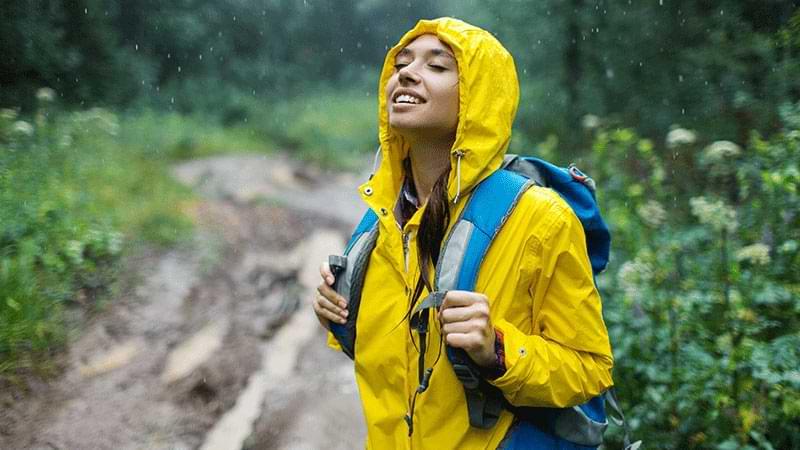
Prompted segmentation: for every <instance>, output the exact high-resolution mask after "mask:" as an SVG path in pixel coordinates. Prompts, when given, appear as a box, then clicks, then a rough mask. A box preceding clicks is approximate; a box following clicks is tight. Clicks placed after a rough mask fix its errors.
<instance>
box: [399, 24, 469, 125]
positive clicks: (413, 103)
mask: <svg viewBox="0 0 800 450" xmlns="http://www.w3.org/2000/svg"><path fill="white" fill-rule="evenodd" d="M394 67H395V69H394V73H393V74H392V76H391V78H389V81H388V82H387V83H386V104H387V109H388V113H389V125H390V126H391V127H392V128H393V129H395V130H396V131H398V132H399V133H400V134H402V135H408V134H412V135H414V136H416V137H418V138H428V139H430V138H434V139H435V138H442V137H452V136H454V135H455V132H456V128H457V127H458V63H457V62H456V58H455V56H454V55H453V52H452V51H451V50H450V47H448V46H447V45H446V44H444V43H443V42H442V41H440V40H439V38H437V37H436V36H434V35H432V34H424V35H422V36H420V37H418V38H416V39H414V40H413V41H411V43H410V44H408V45H407V46H406V47H405V48H404V49H402V50H400V52H399V53H398V54H397V57H396V58H395V66H394Z"/></svg>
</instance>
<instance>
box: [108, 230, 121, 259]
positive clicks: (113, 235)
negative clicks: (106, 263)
mask: <svg viewBox="0 0 800 450" xmlns="http://www.w3.org/2000/svg"><path fill="white" fill-rule="evenodd" d="M120 250H122V233H119V232H116V231H111V232H109V233H108V253H109V254H111V255H117V254H119V252H120Z"/></svg>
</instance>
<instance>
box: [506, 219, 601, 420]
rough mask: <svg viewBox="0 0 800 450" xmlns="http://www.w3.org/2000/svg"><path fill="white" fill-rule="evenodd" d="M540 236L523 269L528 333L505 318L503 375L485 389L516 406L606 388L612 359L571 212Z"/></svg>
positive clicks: (571, 401)
mask: <svg viewBox="0 0 800 450" xmlns="http://www.w3.org/2000/svg"><path fill="white" fill-rule="evenodd" d="M559 215H560V218H559V219H558V220H554V221H553V222H552V225H551V226H550V227H549V229H548V230H547V232H546V233H544V235H543V236H542V237H541V238H537V237H532V238H530V239H529V240H528V243H527V245H528V246H529V249H528V251H526V252H525V256H524V260H523V264H532V265H533V266H532V267H535V270H534V272H533V277H532V280H531V283H530V287H529V290H528V291H529V294H530V296H531V297H532V299H533V301H532V305H533V313H532V321H533V324H532V330H533V333H532V334H525V333H523V332H522V331H520V330H519V329H518V328H517V327H515V326H514V325H512V324H511V323H509V322H508V321H506V320H503V319H500V320H496V321H495V322H494V326H495V327H496V328H497V329H498V330H499V331H500V332H502V333H503V337H504V339H503V345H504V350H505V365H506V372H505V373H504V374H503V375H502V376H501V377H499V378H496V379H494V380H491V383H492V384H494V385H496V386H497V387H499V388H500V389H501V391H502V392H503V395H504V396H505V397H506V398H507V399H508V401H509V402H511V404H513V405H517V406H547V407H567V406H574V405H577V404H580V403H583V402H585V401H587V400H589V399H590V398H592V397H594V396H596V395H598V394H600V393H601V392H603V391H605V390H606V389H608V388H609V387H611V386H612V384H613V382H612V380H611V368H612V366H613V357H612V355H611V346H610V344H609V339H608V331H607V330H606V326H605V323H604V322H603V316H602V307H601V302H600V295H599V294H598V292H597V289H596V287H595V284H594V278H593V275H592V268H591V265H590V263H589V257H588V254H587V251H586V237H585V235H584V232H583V227H582V225H581V223H580V222H579V221H578V218H577V217H576V216H575V215H574V213H573V212H572V211H571V210H566V211H561V212H560V214H559Z"/></svg>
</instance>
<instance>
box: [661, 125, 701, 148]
mask: <svg viewBox="0 0 800 450" xmlns="http://www.w3.org/2000/svg"><path fill="white" fill-rule="evenodd" d="M696 141H697V134H695V132H694V131H692V130H687V129H686V128H675V129H673V130H671V131H670V132H669V133H667V148H675V147H680V146H683V145H691V144H694V143H695V142H696Z"/></svg>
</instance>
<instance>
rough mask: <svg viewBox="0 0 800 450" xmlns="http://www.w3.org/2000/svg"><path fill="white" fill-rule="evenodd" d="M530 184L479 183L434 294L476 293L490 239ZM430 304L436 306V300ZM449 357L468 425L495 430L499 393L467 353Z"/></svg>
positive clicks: (448, 246) (506, 175)
mask: <svg viewBox="0 0 800 450" xmlns="http://www.w3.org/2000/svg"><path fill="white" fill-rule="evenodd" d="M531 184H532V183H531V182H530V181H528V180H527V179H526V178H525V177H523V176H520V175H517V174H515V173H513V172H510V171H507V170H497V171H495V172H494V173H493V174H492V175H490V176H489V177H487V178H486V179H484V180H483V181H482V182H481V183H480V184H479V185H478V187H477V188H476V189H475V191H474V192H473V194H472V197H471V198H470V199H469V202H468V203H467V206H466V207H465V208H464V212H463V213H462V215H461V217H460V218H459V220H458V221H457V222H456V224H455V225H454V226H453V228H452V230H451V232H450V234H449V235H448V237H447V240H446V241H445V245H444V250H443V252H442V255H441V256H440V257H439V261H438V264H437V267H436V290H437V291H436V292H446V290H448V289H460V290H466V291H473V290H475V280H476V279H477V275H478V270H479V269H480V265H481V263H482V262H483V258H484V256H485V255H486V252H487V251H488V249H489V246H490V245H491V243H492V240H493V239H494V237H495V236H496V235H497V233H498V232H499V231H500V228H501V227H502V226H503V223H505V221H506V219H507V218H508V216H509V215H510V214H511V212H512V211H513V209H514V206H515V205H516V204H517V202H518V201H519V198H520V196H521V195H522V194H523V193H524V192H525V190H526V189H527V188H528V187H529V186H530V185H531ZM441 298H442V300H443V299H444V296H443V295H442V297H441ZM429 299H430V296H429V297H428V298H426V299H425V301H423V302H422V304H421V305H420V308H421V307H424V306H427V307H430V306H428V305H427V302H428V301H429ZM430 302H431V303H432V304H434V303H435V302H436V300H435V299H431V300H430ZM439 304H441V303H439ZM437 307H438V306H437ZM412 320H413V318H412ZM447 358H448V359H449V360H450V363H451V365H452V367H453V371H454V373H455V375H456V377H458V379H459V380H460V381H461V384H462V385H463V386H464V395H465V397H466V400H467V411H468V414H469V423H470V425H472V426H474V427H477V428H483V429H486V428H491V427H493V426H494V425H495V424H496V423H497V420H498V419H499V418H500V414H501V413H502V412H503V409H504V408H505V399H504V398H503V395H502V393H501V392H500V390H499V389H498V388H497V387H495V386H492V385H491V384H489V383H488V382H487V381H486V380H485V379H484V378H483V376H482V375H481V374H480V371H479V369H478V366H477V365H476V364H475V362H474V361H472V359H470V358H469V356H468V355H467V353H466V352H465V351H463V350H461V349H456V348H452V347H450V346H448V347H447Z"/></svg>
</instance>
